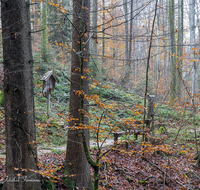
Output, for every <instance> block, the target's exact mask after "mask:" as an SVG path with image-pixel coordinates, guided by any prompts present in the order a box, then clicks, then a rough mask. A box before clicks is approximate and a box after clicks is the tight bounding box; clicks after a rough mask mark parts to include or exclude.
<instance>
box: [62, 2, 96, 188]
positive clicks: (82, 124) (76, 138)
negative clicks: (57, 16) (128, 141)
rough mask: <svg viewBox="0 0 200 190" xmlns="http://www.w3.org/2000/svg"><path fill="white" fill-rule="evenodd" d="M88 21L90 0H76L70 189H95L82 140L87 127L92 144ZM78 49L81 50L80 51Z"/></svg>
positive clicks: (68, 163) (68, 165)
mask: <svg viewBox="0 0 200 190" xmlns="http://www.w3.org/2000/svg"><path fill="white" fill-rule="evenodd" d="M79 5H81V6H79ZM82 7H84V9H83V8H82ZM89 23H90V0H85V1H84V2H83V1H82V0H76V1H74V2H73V28H72V53H71V88H70V105H69V114H70V119H71V121H70V122H69V131H68V140H67V153H66V165H65V171H66V174H67V175H69V176H68V177H67V179H66V182H67V185H68V186H69V187H70V188H71V189H73V188H74V189H75V187H76V188H79V189H84V188H85V189H86V190H89V189H92V188H91V179H90V167H89V164H88V162H87V159H86V156H85V152H84V149H83V140H82V133H83V129H84V130H85V133H86V138H87V143H88V145H89V131H88V129H87V130H86V129H85V128H86V127H87V126H88V124H89V120H88V117H87V116H86V113H88V108H87V106H86V105H87V101H86V99H84V97H85V95H88V89H89V88H88V79H89V76H88V70H89V67H88V63H89V42H88V39H89V30H90V28H89V27H90V25H89ZM77 42H78V43H77ZM77 52H81V53H79V54H77ZM80 92H81V93H82V94H81V95H80V94H79V93H80ZM83 101H84V102H83ZM84 105H85V106H84ZM83 109H84V111H83ZM82 128H83V129H82ZM70 175H71V176H70Z"/></svg>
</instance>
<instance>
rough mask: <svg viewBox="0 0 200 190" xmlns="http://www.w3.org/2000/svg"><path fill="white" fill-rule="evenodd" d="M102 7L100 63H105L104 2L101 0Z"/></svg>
mask: <svg viewBox="0 0 200 190" xmlns="http://www.w3.org/2000/svg"><path fill="white" fill-rule="evenodd" d="M102 6H103V19H102V20H103V23H102V33H103V36H102V63H104V61H105V32H104V29H105V0H102ZM103 66H104V65H103Z"/></svg>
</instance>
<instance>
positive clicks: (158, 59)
mask: <svg viewBox="0 0 200 190" xmlns="http://www.w3.org/2000/svg"><path fill="white" fill-rule="evenodd" d="M158 2H159V0H158ZM159 17H160V8H158V10H157V65H156V80H157V82H158V81H159V78H160V47H159V46H160V40H159V33H160V29H159V27H160V20H159V19H160V18H159Z"/></svg>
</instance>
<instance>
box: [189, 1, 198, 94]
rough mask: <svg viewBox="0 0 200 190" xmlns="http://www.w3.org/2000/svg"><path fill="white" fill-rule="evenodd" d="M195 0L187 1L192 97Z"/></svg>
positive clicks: (195, 71)
mask: <svg viewBox="0 0 200 190" xmlns="http://www.w3.org/2000/svg"><path fill="white" fill-rule="evenodd" d="M194 15H195V0H190V1H189V21H190V54H191V55H190V57H191V66H192V97H193V96H194V94H195V93H196V75H197V74H196V73H197V69H196V62H195V16H194Z"/></svg>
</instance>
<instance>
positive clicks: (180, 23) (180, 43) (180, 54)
mask: <svg viewBox="0 0 200 190" xmlns="http://www.w3.org/2000/svg"><path fill="white" fill-rule="evenodd" d="M177 53H178V58H179V61H178V64H177V66H178V68H177V71H178V73H177V96H178V99H179V100H180V99H181V93H182V81H181V80H182V66H183V0H179V1H178V50H177Z"/></svg>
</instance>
